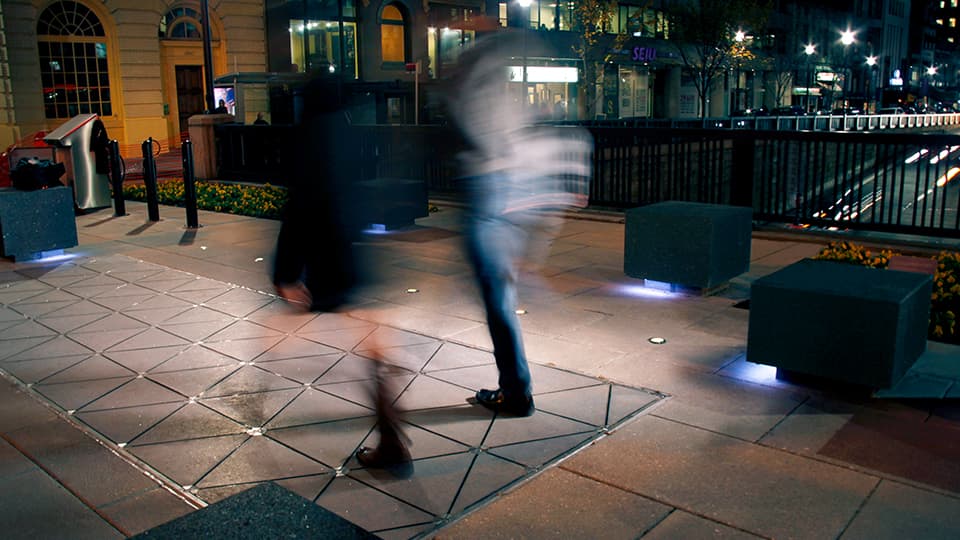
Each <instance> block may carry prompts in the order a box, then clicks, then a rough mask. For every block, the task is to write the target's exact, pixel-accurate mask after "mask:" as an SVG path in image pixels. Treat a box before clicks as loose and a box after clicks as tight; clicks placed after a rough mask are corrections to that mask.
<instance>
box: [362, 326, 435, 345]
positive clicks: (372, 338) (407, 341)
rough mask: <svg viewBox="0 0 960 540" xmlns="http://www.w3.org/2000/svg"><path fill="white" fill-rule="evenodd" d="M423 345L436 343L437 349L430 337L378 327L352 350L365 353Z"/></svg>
mask: <svg viewBox="0 0 960 540" xmlns="http://www.w3.org/2000/svg"><path fill="white" fill-rule="evenodd" d="M425 343H430V344H433V343H436V344H437V345H438V348H439V343H438V342H437V340H436V339H434V338H432V337H427V336H424V335H421V334H415V333H413V332H407V331H405V330H397V329H396V328H389V327H387V326H380V327H378V328H377V329H376V330H374V331H373V332H371V333H370V335H369V336H367V337H366V338H365V339H364V340H363V341H362V342H360V344H359V345H357V346H356V347H354V349H355V350H357V351H367V350H372V349H376V348H377V347H379V348H387V347H405V346H409V345H422V344H425Z"/></svg>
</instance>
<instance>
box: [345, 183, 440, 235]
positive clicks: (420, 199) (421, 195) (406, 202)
mask: <svg viewBox="0 0 960 540" xmlns="http://www.w3.org/2000/svg"><path fill="white" fill-rule="evenodd" d="M358 185H359V189H358V195H359V196H360V197H361V201H362V205H363V207H364V216H365V221H367V222H368V223H367V224H368V225H383V226H384V228H386V229H398V228H400V227H406V226H408V225H413V224H414V220H415V219H417V218H422V217H427V216H428V215H429V203H428V200H427V184H426V182H425V181H423V180H411V179H406V178H376V179H373V180H365V181H362V182H359V184H358Z"/></svg>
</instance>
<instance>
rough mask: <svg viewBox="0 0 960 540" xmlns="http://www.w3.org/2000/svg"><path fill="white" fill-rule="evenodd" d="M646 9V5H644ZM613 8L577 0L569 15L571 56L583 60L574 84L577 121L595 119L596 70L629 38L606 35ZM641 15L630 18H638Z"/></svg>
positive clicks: (605, 2)
mask: <svg viewBox="0 0 960 540" xmlns="http://www.w3.org/2000/svg"><path fill="white" fill-rule="evenodd" d="M649 5H650V2H648V3H647V4H646V6H649ZM617 6H618V2H617V0H578V1H577V3H576V7H575V8H574V11H573V20H572V23H573V25H572V26H573V28H572V30H573V32H574V34H575V35H576V42H575V43H574V45H573V52H574V53H575V54H576V55H577V56H579V57H580V59H581V60H583V77H582V78H580V82H579V83H578V91H579V95H580V111H579V113H580V118H593V117H594V116H595V115H596V110H595V109H596V108H595V105H596V101H597V80H598V78H599V70H598V66H602V65H603V63H605V62H606V61H608V60H610V58H611V56H612V53H613V51H616V50H618V49H620V48H621V47H623V44H624V43H626V41H627V39H628V38H629V36H628V35H627V33H626V32H625V31H618V32H616V33H615V34H613V35H611V32H609V29H610V26H611V25H612V24H613V17H614V14H615V13H616V11H617ZM646 6H645V7H646ZM642 11H643V10H642V9H641V10H640V11H638V12H637V13H635V14H634V15H633V16H632V18H636V17H640V16H642Z"/></svg>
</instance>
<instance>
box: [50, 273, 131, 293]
mask: <svg viewBox="0 0 960 540" xmlns="http://www.w3.org/2000/svg"><path fill="white" fill-rule="evenodd" d="M71 285H73V286H74V287H111V288H113V289H116V288H117V287H122V286H124V285H127V283H126V282H125V281H123V280H120V279H116V278H113V277H110V276H108V275H105V274H92V273H91V274H88V276H87V277H86V278H84V279H83V281H74V282H72V283H71ZM60 286H61V287H62V286H63V285H60Z"/></svg>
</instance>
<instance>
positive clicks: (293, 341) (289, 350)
mask: <svg viewBox="0 0 960 540" xmlns="http://www.w3.org/2000/svg"><path fill="white" fill-rule="evenodd" d="M339 352H341V351H340V350H339V349H334V348H333V347H327V346H326V345H321V344H319V343H317V342H314V341H309V340H306V339H302V338H299V337H297V336H289V337H287V338H286V339H284V340H283V341H281V342H280V343H278V344H277V345H276V346H275V347H273V348H272V349H270V350H269V351H267V352H265V353H263V354H262V355H260V356H258V357H257V361H258V362H269V361H271V360H284V359H287V358H301V357H305V356H317V355H321V354H332V353H339Z"/></svg>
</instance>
